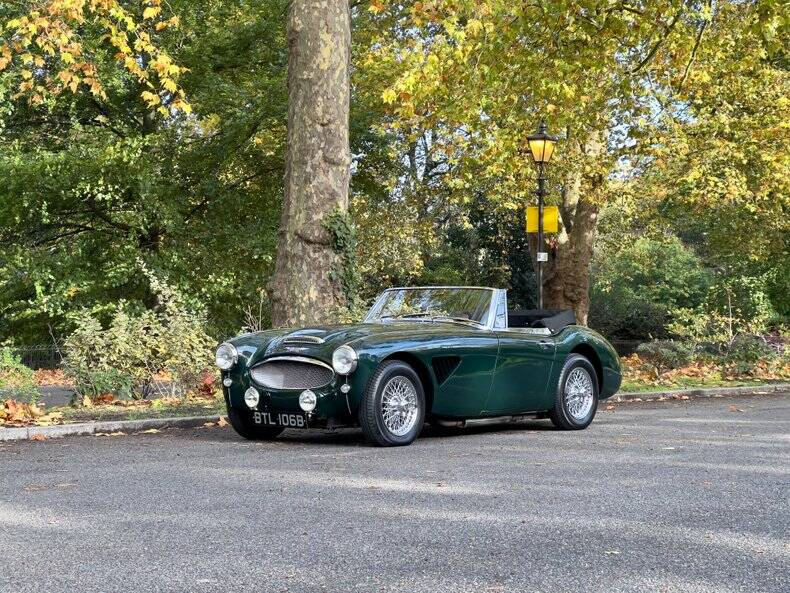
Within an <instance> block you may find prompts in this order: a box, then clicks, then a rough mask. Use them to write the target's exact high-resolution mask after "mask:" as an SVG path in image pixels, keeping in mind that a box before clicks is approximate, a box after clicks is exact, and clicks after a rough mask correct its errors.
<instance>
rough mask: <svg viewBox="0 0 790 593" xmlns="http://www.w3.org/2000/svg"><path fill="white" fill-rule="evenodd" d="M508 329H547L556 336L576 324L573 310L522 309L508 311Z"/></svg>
mask: <svg viewBox="0 0 790 593" xmlns="http://www.w3.org/2000/svg"><path fill="white" fill-rule="evenodd" d="M507 322H508V327H545V328H548V329H549V330H550V331H551V333H553V334H556V333H557V332H558V331H560V330H561V329H562V328H564V327H566V326H568V325H575V324H576V315H574V313H573V310H571V309H520V310H517V311H508V314H507Z"/></svg>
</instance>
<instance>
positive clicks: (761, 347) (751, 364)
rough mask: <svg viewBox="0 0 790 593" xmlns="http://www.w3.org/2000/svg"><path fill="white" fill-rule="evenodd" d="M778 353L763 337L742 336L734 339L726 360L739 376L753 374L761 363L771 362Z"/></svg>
mask: <svg viewBox="0 0 790 593" xmlns="http://www.w3.org/2000/svg"><path fill="white" fill-rule="evenodd" d="M775 358H777V352H776V351H775V350H774V349H773V348H772V347H771V345H770V344H769V343H768V342H767V341H766V340H765V338H763V337H762V336H756V335H753V334H740V335H737V336H735V338H733V340H732V342H731V343H730V345H729V346H728V347H727V348H726V350H725V353H724V360H725V361H726V362H728V363H730V364H733V365H735V371H736V372H737V373H738V374H748V373H751V372H752V371H753V370H754V368H755V367H756V366H757V363H759V362H770V361H772V360H774V359H775Z"/></svg>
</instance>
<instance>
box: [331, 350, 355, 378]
mask: <svg viewBox="0 0 790 593" xmlns="http://www.w3.org/2000/svg"><path fill="white" fill-rule="evenodd" d="M332 368H333V369H335V372H336V373H337V374H338V375H348V374H349V373H353V372H354V369H355V368H357V353H356V352H354V349H353V348H352V347H351V346H348V345H344V346H341V347H340V348H338V349H337V350H335V351H334V353H333V354H332Z"/></svg>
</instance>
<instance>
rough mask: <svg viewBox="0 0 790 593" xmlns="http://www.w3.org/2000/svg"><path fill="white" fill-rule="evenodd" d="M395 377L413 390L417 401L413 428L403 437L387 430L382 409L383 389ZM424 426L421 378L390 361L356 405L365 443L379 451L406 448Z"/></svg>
mask: <svg viewBox="0 0 790 593" xmlns="http://www.w3.org/2000/svg"><path fill="white" fill-rule="evenodd" d="M398 377H400V378H402V379H405V380H406V381H408V383H410V384H411V386H412V387H413V388H414V392H415V393H414V396H415V400H416V401H415V402H414V403H416V408H417V409H416V417H415V418H414V419H413V420H412V422H413V425H412V426H411V427H410V428H409V430H408V432H405V433H404V434H397V433H395V432H393V431H392V430H391V429H390V428H389V427H388V426H387V424H386V422H385V420H384V410H383V407H382V400H383V397H384V391H385V389H386V388H387V386H388V385H390V382H391V381H393V379H397V378H398ZM402 384H404V385H407V384H405V383H402ZM424 423H425V392H424V391H423V388H422V383H421V382H420V377H419V376H418V375H417V373H416V372H415V371H414V369H413V368H411V367H410V366H409V365H408V364H406V363H405V362H401V361H399V360H390V361H387V362H384V363H382V364H381V365H379V368H377V369H376V372H375V373H373V376H372V377H371V378H370V381H368V386H367V388H366V389H365V394H364V395H363V397H362V402H361V403H360V405H359V424H360V426H361V427H362V432H363V433H364V434H365V438H366V439H367V441H368V442H370V443H371V444H374V445H379V446H381V447H395V446H402V445H409V444H411V443H412V441H414V439H416V438H417V435H419V434H420V432H421V431H422V428H423V424H424Z"/></svg>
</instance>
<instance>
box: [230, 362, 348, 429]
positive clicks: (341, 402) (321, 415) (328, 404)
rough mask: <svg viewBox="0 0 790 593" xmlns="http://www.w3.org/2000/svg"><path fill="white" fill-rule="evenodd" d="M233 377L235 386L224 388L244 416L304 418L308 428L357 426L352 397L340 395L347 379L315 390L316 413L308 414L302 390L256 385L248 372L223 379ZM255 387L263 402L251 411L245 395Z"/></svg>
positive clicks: (313, 390) (314, 411)
mask: <svg viewBox="0 0 790 593" xmlns="http://www.w3.org/2000/svg"><path fill="white" fill-rule="evenodd" d="M226 377H229V378H230V379H231V380H232V381H233V382H232V383H231V385H230V386H229V387H226V386H225V385H223V387H222V389H223V391H224V394H225V402H226V404H227V405H228V406H229V407H233V408H235V409H236V410H238V411H240V412H245V413H249V414H250V416H252V415H253V414H254V413H255V412H256V411H257V412H266V413H269V414H301V415H304V416H305V418H306V419H307V422H308V427H309V428H312V427H333V426H347V425H350V424H353V417H352V413H351V409H350V404H349V398H348V394H344V393H342V392H341V391H340V386H341V385H342V384H343V383H345V378H344V377H341V378H338V377H335V378H334V379H333V380H332V382H331V383H329V384H327V385H324V386H323V387H319V388H316V389H311V391H312V392H313V393H315V395H316V398H317V402H316V407H315V409H314V410H313V411H312V412H310V413H307V412H305V411H303V410H302V408H300V407H299V395H300V394H301V393H302V391H303V390H301V389H269V388H266V387H262V386H261V385H258V384H256V383H255V382H254V381H252V379H251V378H250V376H249V373H248V372H244V373H240V374H234V373H228V372H223V373H222V379H223V380H224V379H225V378H226ZM249 387H254V388H255V389H256V390H257V391H258V393H259V394H260V401H259V402H258V405H257V406H256V407H255V408H250V407H249V406H248V405H247V403H246V402H245V401H244V392H245V391H246V390H247V389H248V388H249Z"/></svg>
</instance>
